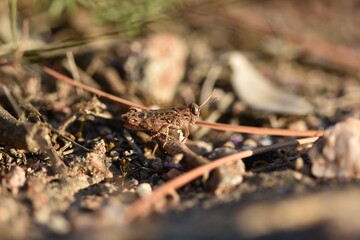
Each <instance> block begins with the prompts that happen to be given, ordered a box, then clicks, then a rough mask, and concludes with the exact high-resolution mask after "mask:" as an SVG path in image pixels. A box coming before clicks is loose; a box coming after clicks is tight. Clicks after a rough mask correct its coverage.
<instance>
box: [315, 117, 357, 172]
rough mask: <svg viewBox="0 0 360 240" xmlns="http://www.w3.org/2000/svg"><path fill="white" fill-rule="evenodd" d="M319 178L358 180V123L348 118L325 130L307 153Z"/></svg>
mask: <svg viewBox="0 0 360 240" xmlns="http://www.w3.org/2000/svg"><path fill="white" fill-rule="evenodd" d="M309 156H310V159H311V162H312V166H311V173H312V174H313V175H314V176H315V177H319V178H360V121H359V120H358V119H355V118H349V119H347V120H346V121H344V122H340V123H337V124H336V125H335V126H333V127H330V128H329V129H327V130H326V132H325V135H324V136H323V137H322V138H321V139H319V140H318V141H317V142H316V143H315V144H314V146H313V147H312V148H311V150H310V152H309Z"/></svg>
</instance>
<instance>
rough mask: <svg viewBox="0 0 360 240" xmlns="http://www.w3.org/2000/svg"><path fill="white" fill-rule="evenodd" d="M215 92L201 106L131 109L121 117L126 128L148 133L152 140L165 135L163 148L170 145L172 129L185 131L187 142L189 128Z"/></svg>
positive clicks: (191, 104)
mask: <svg viewBox="0 0 360 240" xmlns="http://www.w3.org/2000/svg"><path fill="white" fill-rule="evenodd" d="M213 94H214V92H213V93H212V94H211V95H210V96H209V97H208V98H207V99H206V100H205V102H204V103H202V104H201V105H200V106H199V105H197V104H196V103H190V104H189V106H187V107H173V108H163V109H155V110H150V109H139V108H134V107H131V108H130V110H129V111H128V112H127V113H125V114H122V115H121V119H122V120H123V121H124V123H125V124H124V126H125V127H126V128H129V129H132V130H139V131H144V132H148V133H150V134H152V135H151V137H150V139H153V138H156V137H158V136H159V135H160V134H162V133H165V134H166V139H165V142H164V144H163V147H165V146H166V144H167V143H168V138H169V131H170V129H176V130H178V129H184V131H185V138H184V139H183V141H185V140H186V139H187V138H188V137H189V134H190V131H189V126H190V125H192V124H194V123H195V122H196V120H197V119H198V118H199V116H200V111H201V108H202V107H203V106H204V105H205V104H206V103H207V102H208V101H209V100H210V98H211V97H212V96H213Z"/></svg>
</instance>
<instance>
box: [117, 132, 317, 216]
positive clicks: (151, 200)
mask: <svg viewBox="0 0 360 240" xmlns="http://www.w3.org/2000/svg"><path fill="white" fill-rule="evenodd" d="M317 139H318V137H312V138H304V139H299V140H292V141H287V142H284V143H279V144H274V145H271V146H267V147H260V148H256V149H254V150H246V151H242V152H238V153H235V154H231V155H228V156H225V157H222V158H219V159H217V160H215V161H212V162H210V163H207V164H204V165H202V166H200V167H197V168H194V169H193V170H191V171H188V172H186V173H184V174H182V175H180V176H179V177H177V178H174V179H172V180H170V181H168V182H166V183H165V184H164V185H162V186H160V187H158V188H157V189H156V190H154V192H153V193H152V194H151V195H150V196H149V197H148V198H145V199H139V200H137V201H136V202H134V203H133V204H131V205H130V206H129V207H128V208H127V210H126V212H125V213H124V220H125V222H126V223H130V222H133V221H134V220H136V219H137V218H139V217H145V216H147V215H148V214H150V213H151V210H152V207H153V206H154V205H155V204H156V203H157V202H159V201H160V200H161V199H163V198H164V197H165V196H166V195H168V194H170V193H171V192H172V191H174V190H176V189H178V188H180V187H182V186H184V185H185V184H187V183H189V182H191V181H193V180H194V179H196V178H198V177H200V176H202V175H204V174H206V173H208V172H210V171H211V170H213V169H215V168H218V167H220V166H222V165H225V164H227V163H230V162H232V161H236V160H239V159H243V158H246V157H250V156H253V155H255V154H260V153H264V152H268V151H270V150H275V149H278V148H284V147H291V146H297V145H303V144H309V143H314V142H315V141H316V140H317Z"/></svg>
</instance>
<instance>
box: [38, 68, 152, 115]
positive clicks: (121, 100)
mask: <svg viewBox="0 0 360 240" xmlns="http://www.w3.org/2000/svg"><path fill="white" fill-rule="evenodd" d="M42 69H43V71H44V72H46V73H47V74H49V75H50V76H53V77H54V78H56V79H58V80H61V81H63V82H66V83H68V84H70V85H72V86H74V87H78V88H82V89H84V90H86V91H89V92H91V93H94V94H96V95H98V96H101V97H103V98H107V99H110V100H112V101H115V102H119V103H122V104H125V105H127V106H131V107H137V108H141V109H144V108H145V107H144V106H142V105H140V104H137V103H133V102H131V101H128V100H126V99H124V98H120V97H117V96H114V95H112V94H108V93H106V92H103V91H101V90H99V89H96V88H93V87H90V86H87V85H85V84H82V83H81V82H76V81H74V80H72V79H71V78H69V77H66V76H65V75H63V74H61V73H58V72H56V71H54V70H52V69H51V68H48V67H45V66H44V67H42Z"/></svg>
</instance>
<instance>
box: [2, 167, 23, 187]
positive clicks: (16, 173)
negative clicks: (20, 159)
mask: <svg viewBox="0 0 360 240" xmlns="http://www.w3.org/2000/svg"><path fill="white" fill-rule="evenodd" d="M6 181H7V187H8V188H9V189H11V190H13V191H15V192H17V191H18V189H19V188H20V187H22V186H24V184H25V182H26V175H25V170H24V169H22V168H21V167H19V166H15V167H13V168H12V169H11V170H10V172H9V173H8V174H6Z"/></svg>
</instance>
